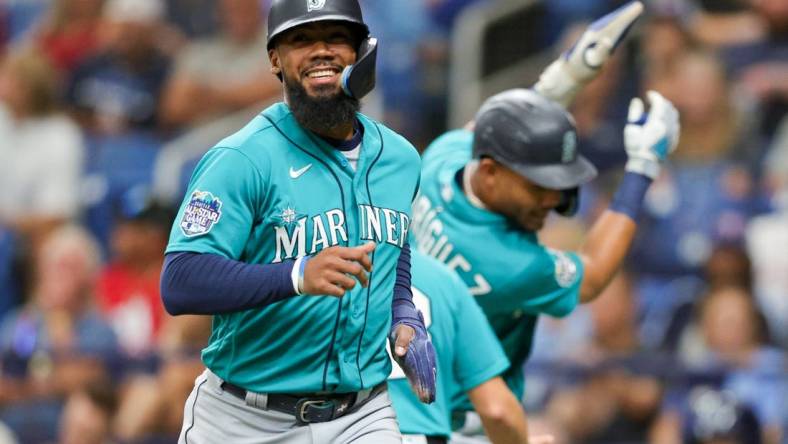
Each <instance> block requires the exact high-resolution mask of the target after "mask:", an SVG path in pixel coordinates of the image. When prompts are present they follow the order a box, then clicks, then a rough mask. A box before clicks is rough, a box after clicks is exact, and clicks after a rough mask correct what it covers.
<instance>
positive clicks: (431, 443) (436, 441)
mask: <svg viewBox="0 0 788 444" xmlns="http://www.w3.org/2000/svg"><path fill="white" fill-rule="evenodd" d="M426 438H427V444H446V443H447V442H449V440H448V439H446V437H444V436H427V437H426Z"/></svg>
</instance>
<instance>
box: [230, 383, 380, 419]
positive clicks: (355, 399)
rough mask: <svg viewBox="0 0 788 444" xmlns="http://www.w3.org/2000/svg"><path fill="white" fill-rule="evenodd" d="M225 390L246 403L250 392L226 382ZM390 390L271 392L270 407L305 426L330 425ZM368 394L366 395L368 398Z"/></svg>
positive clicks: (269, 397) (378, 386) (268, 404)
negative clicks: (289, 393) (310, 393)
mask: <svg viewBox="0 0 788 444" xmlns="http://www.w3.org/2000/svg"><path fill="white" fill-rule="evenodd" d="M221 387H222V389H223V390H224V391H226V392H227V393H229V394H231V395H233V396H235V397H236V398H238V399H241V400H243V401H246V393H247V392H246V390H245V389H244V388H242V387H238V386H237V385H235V384H231V383H229V382H227V381H225V382H222V385H221ZM385 389H386V381H383V382H381V383H380V384H378V385H376V386H375V387H374V388H373V389H372V390H369V391H367V392H364V391H362V392H354V393H342V394H336V395H287V394H282V393H269V394H268V401H267V408H268V409H270V410H275V411H277V412H280V413H285V414H287V415H293V416H295V417H296V420H297V421H298V422H299V423H302V424H309V423H314V422H326V421H332V420H334V419H337V418H339V417H340V416H342V415H344V414H346V413H348V412H349V411H351V410H353V409H354V408H356V407H361V406H362V405H364V404H365V403H366V402H367V401H369V400H370V399H372V398H374V397H375V396H377V395H378V394H379V393H381V392H382V391H384V390H385ZM364 395H366V396H364Z"/></svg>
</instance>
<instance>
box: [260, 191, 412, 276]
mask: <svg viewBox="0 0 788 444" xmlns="http://www.w3.org/2000/svg"><path fill="white" fill-rule="evenodd" d="M358 215H359V221H360V235H359V237H360V239H362V240H370V241H375V242H377V243H381V242H386V243H388V244H391V245H395V246H397V247H399V248H402V247H403V245H404V244H405V242H406V240H407V238H408V228H409V226H410V218H409V217H408V215H407V214H406V213H403V212H401V211H397V210H392V209H390V208H379V207H376V206H372V205H363V204H361V205H358ZM281 217H282V225H279V226H275V227H274V231H275V236H276V256H275V257H274V260H273V263H278V262H282V261H283V260H286V259H293V258H296V257H303V256H306V255H307V254H310V255H311V254H315V253H316V252H318V251H320V250H322V249H324V248H328V247H331V246H334V245H339V244H340V243H341V242H347V240H348V237H347V229H346V228H345V213H343V212H342V210H341V209H338V208H336V209H332V210H330V211H326V212H324V213H321V214H316V215H314V216H311V217H310V216H306V215H304V216H299V215H297V214H296V213H295V210H293V209H292V208H287V209H285V210H284V211H283V212H282V216H281ZM310 232H311V233H312V235H311V236H309V235H308V233H310Z"/></svg>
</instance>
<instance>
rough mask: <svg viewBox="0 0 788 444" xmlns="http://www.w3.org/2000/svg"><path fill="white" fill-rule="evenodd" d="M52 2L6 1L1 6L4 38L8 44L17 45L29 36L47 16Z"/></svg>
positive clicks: (46, 0)
mask: <svg viewBox="0 0 788 444" xmlns="http://www.w3.org/2000/svg"><path fill="white" fill-rule="evenodd" d="M51 2H52V0H24V1H4V2H2V5H0V9H2V16H3V21H4V23H3V26H4V28H5V29H4V34H5V35H4V37H5V38H6V43H7V44H16V43H19V42H21V41H23V40H24V39H25V38H27V37H28V36H29V34H30V33H31V32H32V30H34V29H35V26H36V24H37V23H38V22H39V21H40V20H41V18H42V17H44V16H45V15H46V12H47V10H48V8H49V6H50V3H51Z"/></svg>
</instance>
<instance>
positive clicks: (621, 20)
mask: <svg viewBox="0 0 788 444" xmlns="http://www.w3.org/2000/svg"><path fill="white" fill-rule="evenodd" d="M642 13H643V3H641V2H639V1H633V2H630V3H628V4H626V5H624V6H622V7H620V8H618V9H616V10H615V11H613V12H611V13H609V14H607V15H606V16H604V17H601V18H599V19H597V20H596V21H595V22H594V23H591V25H590V26H589V27H588V29H586V31H585V32H584V33H583V35H582V36H581V37H580V39H578V41H577V42H576V43H575V44H574V45H572V47H571V48H570V49H569V50H568V51H566V52H564V53H563V54H561V57H559V58H558V60H556V61H554V62H553V63H551V64H550V66H548V67H547V69H545V71H544V72H543V73H542V75H541V76H539V81H538V82H537V83H536V85H534V88H535V89H536V91H538V92H539V93H540V94H542V95H543V96H546V97H547V98H549V99H551V100H554V101H556V102H558V103H560V104H561V105H563V106H569V104H571V103H572V100H573V99H574V98H575V95H576V94H577V92H578V91H579V90H580V88H582V87H583V86H584V85H585V84H587V83H588V82H590V81H591V80H593V79H594V78H595V77H596V76H597V74H599V71H600V68H602V65H604V64H605V62H606V61H607V60H608V59H610V57H611V56H612V54H613V51H614V50H615V49H616V47H617V46H618V44H619V43H621V41H622V40H623V39H624V37H625V36H626V35H627V32H628V31H629V29H630V28H631V27H632V24H633V23H634V22H635V20H637V18H638V17H640V14H642Z"/></svg>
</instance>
